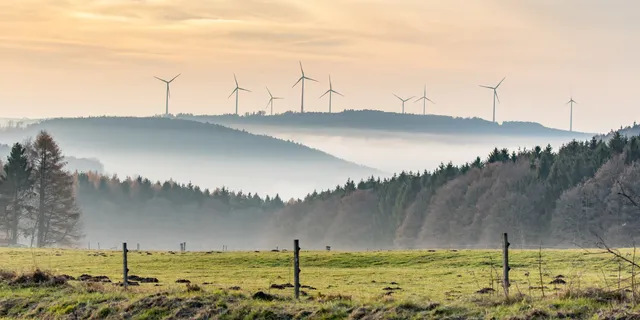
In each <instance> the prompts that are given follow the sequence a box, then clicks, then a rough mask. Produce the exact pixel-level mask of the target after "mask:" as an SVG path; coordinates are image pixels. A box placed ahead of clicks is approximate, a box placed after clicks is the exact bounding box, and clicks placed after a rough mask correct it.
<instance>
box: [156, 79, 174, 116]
mask: <svg viewBox="0 0 640 320" xmlns="http://www.w3.org/2000/svg"><path fill="white" fill-rule="evenodd" d="M180 74H181V73H179V74H178V75H177V76H175V77H173V79H171V80H169V81H167V80H164V79H162V78H158V77H156V76H153V77H154V78H156V79H158V80H160V81H162V82H164V83H166V84H167V98H166V104H165V110H164V115H165V117H166V116H169V97H170V96H171V90H169V84H171V82H173V80H175V79H176V78H177V77H179V76H180Z"/></svg>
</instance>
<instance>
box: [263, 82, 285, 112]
mask: <svg viewBox="0 0 640 320" xmlns="http://www.w3.org/2000/svg"><path fill="white" fill-rule="evenodd" d="M265 88H266V87H265ZM267 92H269V102H267V107H268V106H269V105H271V115H273V100H277V99H284V98H280V97H274V96H273V95H272V94H271V91H269V88H267Z"/></svg>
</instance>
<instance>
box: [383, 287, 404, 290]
mask: <svg viewBox="0 0 640 320" xmlns="http://www.w3.org/2000/svg"><path fill="white" fill-rule="evenodd" d="M382 290H384V291H397V290H402V288H400V287H385V288H382Z"/></svg>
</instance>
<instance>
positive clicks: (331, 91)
mask: <svg viewBox="0 0 640 320" xmlns="http://www.w3.org/2000/svg"><path fill="white" fill-rule="evenodd" d="M327 93H328V94H329V113H331V95H332V94H333V93H335V94H337V95H340V96H343V97H344V95H343V94H342V93H340V92H338V91H335V90H333V85H332V84H331V75H329V90H327V92H325V93H323V94H322V95H321V96H320V98H322V97H324V96H325V95H326V94H327ZM320 98H318V99H320Z"/></svg>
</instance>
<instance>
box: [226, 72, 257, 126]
mask: <svg viewBox="0 0 640 320" xmlns="http://www.w3.org/2000/svg"><path fill="white" fill-rule="evenodd" d="M233 80H235V82H236V87H235V89H233V91H231V94H230V95H229V97H227V99H228V98H231V96H232V95H233V94H234V93H235V94H236V116H237V115H238V94H239V93H240V90H242V91H246V92H251V91H250V90H247V89H245V88H240V86H239V85H238V78H236V74H235V73H234V74H233Z"/></svg>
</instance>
